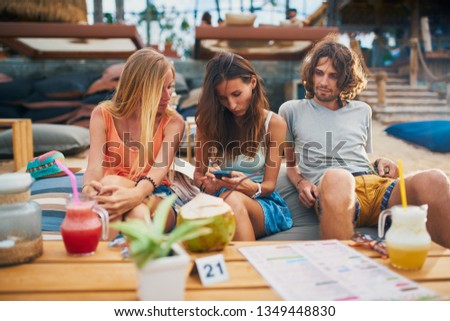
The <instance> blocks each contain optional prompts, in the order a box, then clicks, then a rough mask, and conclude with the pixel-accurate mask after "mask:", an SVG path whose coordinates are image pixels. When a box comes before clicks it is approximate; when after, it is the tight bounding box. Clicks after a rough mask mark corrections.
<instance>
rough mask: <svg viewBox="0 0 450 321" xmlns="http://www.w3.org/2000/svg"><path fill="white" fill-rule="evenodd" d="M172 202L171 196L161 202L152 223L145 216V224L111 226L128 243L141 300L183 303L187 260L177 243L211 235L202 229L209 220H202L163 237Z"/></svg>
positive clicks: (134, 222) (121, 223)
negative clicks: (124, 237)
mask: <svg viewBox="0 0 450 321" xmlns="http://www.w3.org/2000/svg"><path fill="white" fill-rule="evenodd" d="M176 198H177V196H176V195H171V196H170V197H168V198H166V199H164V200H163V201H162V202H161V203H160V204H159V205H158V207H157V209H156V211H155V215H154V217H153V220H152V219H150V212H148V215H147V218H146V220H145V221H142V220H130V221H127V222H118V223H114V224H113V225H112V226H113V227H114V228H116V229H118V230H120V231H121V232H122V233H123V234H124V235H125V236H126V238H127V240H128V244H129V247H130V254H131V259H132V260H133V261H134V262H135V264H136V267H137V276H138V295H139V298H140V299H141V300H151V301H157V300H167V301H177V300H183V298H184V289H185V286H186V268H187V266H188V264H189V261H190V257H189V255H188V254H187V253H186V252H185V251H184V249H183V248H182V247H181V246H180V245H179V244H178V242H180V241H184V240H190V239H192V238H196V237H198V236H201V235H205V234H209V233H210V232H211V229H210V228H207V227H204V226H205V225H206V224H208V223H210V220H209V219H203V220H193V221H186V222H183V224H180V225H178V226H177V227H176V228H175V229H173V230H172V231H171V232H170V233H167V234H166V233H164V228H165V225H166V220H167V216H168V214H169V210H170V208H171V206H172V204H173V203H174V201H175V199H176Z"/></svg>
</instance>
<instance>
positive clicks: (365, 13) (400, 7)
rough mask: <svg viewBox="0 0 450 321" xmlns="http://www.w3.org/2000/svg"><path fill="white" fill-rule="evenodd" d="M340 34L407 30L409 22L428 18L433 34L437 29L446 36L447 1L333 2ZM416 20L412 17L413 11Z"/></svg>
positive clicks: (448, 12) (358, 0)
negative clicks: (345, 32)
mask: <svg viewBox="0 0 450 321" xmlns="http://www.w3.org/2000/svg"><path fill="white" fill-rule="evenodd" d="M333 1H334V2H335V3H336V10H337V11H338V16H339V22H338V25H339V29H340V30H343V31H371V30H374V29H375V28H379V29H380V28H396V29H403V30H409V28H410V27H411V19H419V18H420V17H428V19H429V23H430V29H431V31H432V32H433V30H435V29H436V28H440V29H441V30H442V31H443V32H444V34H449V33H450V27H449V24H448V21H450V11H449V10H448V0H429V1H420V0H333ZM415 7H416V9H417V18H414V17H413V16H414V8H415Z"/></svg>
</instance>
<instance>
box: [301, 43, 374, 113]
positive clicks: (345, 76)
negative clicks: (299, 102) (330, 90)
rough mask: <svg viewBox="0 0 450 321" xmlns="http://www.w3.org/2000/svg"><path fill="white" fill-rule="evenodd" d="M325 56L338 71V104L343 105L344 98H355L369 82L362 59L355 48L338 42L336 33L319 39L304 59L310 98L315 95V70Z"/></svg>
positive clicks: (307, 91)
mask: <svg viewBox="0 0 450 321" xmlns="http://www.w3.org/2000/svg"><path fill="white" fill-rule="evenodd" d="M323 57H327V58H329V59H330V60H331V62H332V64H333V67H334V68H335V69H336V71H337V74H338V81H337V87H338V88H339V98H338V104H339V106H342V101H343V100H346V99H353V98H355V96H356V95H357V94H359V93H360V92H361V91H362V90H363V89H364V88H365V86H366V84H367V77H366V74H365V73H364V70H363V68H362V65H361V61H360V59H359V57H358V55H357V54H356V53H355V52H354V51H353V50H351V49H350V48H348V47H346V46H345V45H343V44H340V43H338V42H337V37H336V35H331V36H328V37H326V38H325V39H323V40H321V41H319V42H318V43H317V44H316V45H315V46H314V47H313V48H312V49H311V51H310V52H308V54H307V55H306V57H305V59H304V60H303V66H302V71H301V79H302V80H303V86H304V87H305V90H306V98H308V99H310V98H313V97H314V71H315V68H316V67H317V63H318V62H319V60H320V59H321V58H323Z"/></svg>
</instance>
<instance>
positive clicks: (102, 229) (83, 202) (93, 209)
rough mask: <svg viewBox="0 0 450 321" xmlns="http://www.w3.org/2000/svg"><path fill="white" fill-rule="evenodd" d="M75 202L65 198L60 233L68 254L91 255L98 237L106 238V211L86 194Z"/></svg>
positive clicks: (107, 221)
mask: <svg viewBox="0 0 450 321" xmlns="http://www.w3.org/2000/svg"><path fill="white" fill-rule="evenodd" d="M79 198H80V200H79V202H77V201H76V200H75V199H74V198H73V197H72V195H70V196H69V197H68V198H67V205H66V216H65V218H64V220H63V222H62V224H61V235H62V238H63V241H64V246H65V247H66V250H67V253H69V254H70V255H91V254H93V253H94V252H95V250H96V249H97V245H98V242H99V241H100V238H102V239H103V240H106V239H107V238H108V223H109V217H108V212H107V211H106V210H105V209H103V208H101V207H100V206H98V205H97V202H96V201H95V200H94V199H92V198H90V197H89V196H88V195H86V194H80V195H79Z"/></svg>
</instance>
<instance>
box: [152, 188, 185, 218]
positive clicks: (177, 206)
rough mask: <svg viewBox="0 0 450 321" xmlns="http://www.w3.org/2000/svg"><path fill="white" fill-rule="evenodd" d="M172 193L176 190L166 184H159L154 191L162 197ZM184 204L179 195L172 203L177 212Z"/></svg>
mask: <svg viewBox="0 0 450 321" xmlns="http://www.w3.org/2000/svg"><path fill="white" fill-rule="evenodd" d="M172 194H176V193H175V191H174V190H173V189H171V188H170V187H169V186H166V185H159V186H158V187H157V188H156V189H155V190H154V191H153V195H155V196H157V197H160V198H162V199H165V198H167V197H169V196H170V195H172ZM183 205H184V204H183V202H182V201H181V200H180V198H179V197H177V199H176V200H175V203H174V204H173V205H172V209H173V210H174V212H175V214H178V212H179V210H180V207H181V206H183Z"/></svg>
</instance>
